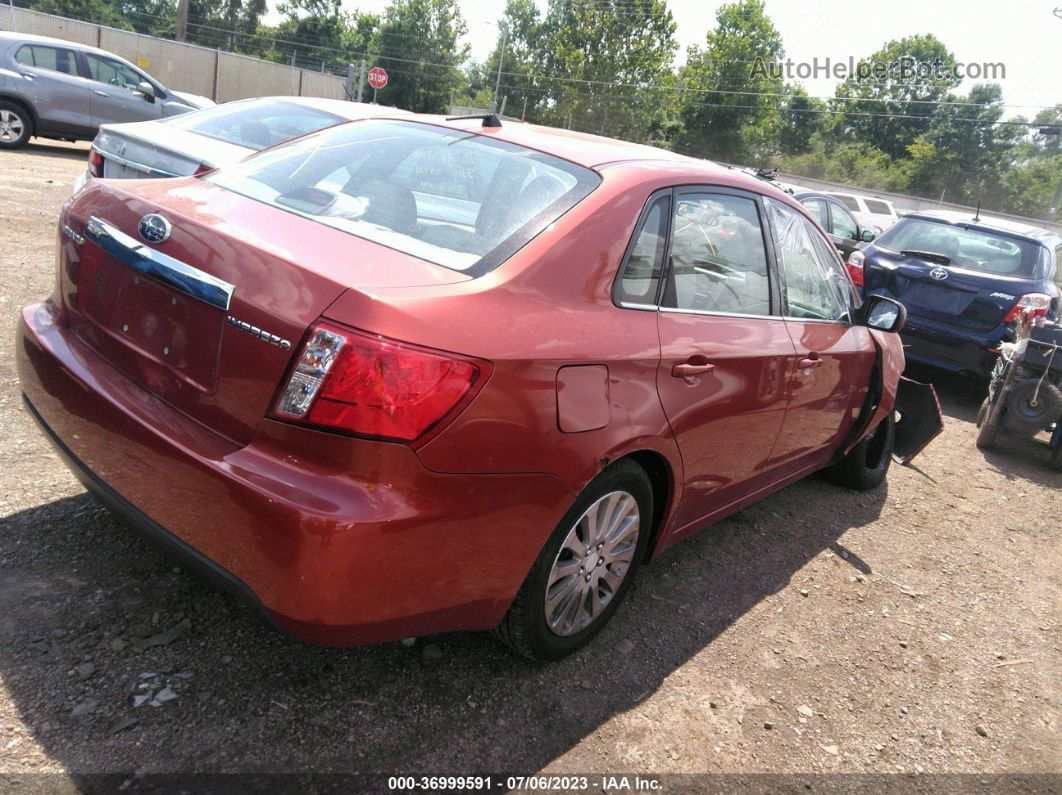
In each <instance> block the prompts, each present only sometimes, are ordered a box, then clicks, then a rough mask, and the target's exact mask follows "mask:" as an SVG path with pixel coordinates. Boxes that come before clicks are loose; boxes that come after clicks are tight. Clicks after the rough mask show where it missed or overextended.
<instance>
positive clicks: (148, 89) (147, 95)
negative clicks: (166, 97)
mask: <svg viewBox="0 0 1062 795" xmlns="http://www.w3.org/2000/svg"><path fill="white" fill-rule="evenodd" d="M136 90H137V91H139V92H140V93H141V94H143V95H144V99H146V100H147V101H148V102H154V101H155V86H153V85H151V83H149V82H148V81H147V80H141V81H140V84H139V85H138V86H137V87H136Z"/></svg>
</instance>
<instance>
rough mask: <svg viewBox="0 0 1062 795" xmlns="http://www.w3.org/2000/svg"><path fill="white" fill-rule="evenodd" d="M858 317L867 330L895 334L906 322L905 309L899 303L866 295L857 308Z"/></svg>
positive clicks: (882, 297) (881, 296) (877, 296)
mask: <svg viewBox="0 0 1062 795" xmlns="http://www.w3.org/2000/svg"><path fill="white" fill-rule="evenodd" d="M859 316H860V319H861V321H862V323H863V325H864V326H866V327H867V328H873V329H877V330H878V331H891V332H893V333H896V332H899V331H900V329H902V328H903V326H904V323H906V322H907V309H906V308H905V307H904V305H903V304H901V303H900V302H899V301H893V300H892V299H891V298H886V297H885V296H883V295H868V296H867V300H866V301H864V302H863V306H861V307H860V308H859Z"/></svg>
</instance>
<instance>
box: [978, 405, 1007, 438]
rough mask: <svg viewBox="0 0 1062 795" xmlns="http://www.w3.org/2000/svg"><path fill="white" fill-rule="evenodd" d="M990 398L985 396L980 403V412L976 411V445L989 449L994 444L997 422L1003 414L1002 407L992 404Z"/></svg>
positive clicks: (997, 427) (997, 430)
mask: <svg viewBox="0 0 1062 795" xmlns="http://www.w3.org/2000/svg"><path fill="white" fill-rule="evenodd" d="M991 400H992V399H991V398H985V402H984V403H983V404H982V405H981V409H982V411H983V414H982V413H980V412H979V413H978V415H977V416H978V419H979V423H978V425H977V442H976V444H977V446H978V447H980V448H981V449H982V450H991V449H992V448H993V447H995V445H996V434H997V433H999V423H1000V420H1001V419H1002V416H1003V407H1002V406H1000V405H994V404H993V403H992V402H991Z"/></svg>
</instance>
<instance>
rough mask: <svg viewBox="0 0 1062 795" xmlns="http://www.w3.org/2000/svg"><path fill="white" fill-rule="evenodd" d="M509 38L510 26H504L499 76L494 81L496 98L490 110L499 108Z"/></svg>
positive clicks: (499, 59) (499, 58) (492, 111)
mask: <svg viewBox="0 0 1062 795" xmlns="http://www.w3.org/2000/svg"><path fill="white" fill-rule="evenodd" d="M508 38H509V26H508V25H506V26H505V27H504V28H502V40H501V49H500V50H498V78H497V79H496V80H495V81H494V100H493V101H492V102H491V103H490V112H491V113H494V112H495V111H497V110H498V89H499V88H500V87H501V73H502V64H503V63H505V42H506V41H507V40H508Z"/></svg>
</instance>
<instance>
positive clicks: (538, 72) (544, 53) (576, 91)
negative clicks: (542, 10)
mask: <svg viewBox="0 0 1062 795" xmlns="http://www.w3.org/2000/svg"><path fill="white" fill-rule="evenodd" d="M542 27H543V30H542V34H541V36H540V38H539V41H540V47H539V53H538V58H537V59H536V64H535V69H534V72H533V73H532V74H533V75H534V78H535V85H537V86H541V87H542V90H543V91H544V92H545V100H544V101H543V104H542V110H541V114H540V118H541V120H542V121H545V122H546V123H550V124H555V125H558V126H565V127H574V128H576V129H581V130H586V131H590V132H596V133H604V134H607V135H611V136H615V137H618V138H627V139H629V140H646V138H647V137H648V136H649V135H650V131H651V130H653V129H660V128H661V127H662V124H663V122H664V121H665V119H666V118H667V117H668V115H669V114H671V115H673V113H674V111H673V108H672V106H673V104H674V91H673V88H672V87H673V84H674V79H673V73H672V70H671V64H672V61H673V60H674V57H675V51H676V49H677V46H678V45H677V44H676V42H675V38H674V36H675V21H674V19H673V18H672V16H671V12H670V11H669V10H668V8H667V5H666V3H665V2H664V0H550V3H549V6H548V8H547V11H546V16H545V19H544V20H543V26H542Z"/></svg>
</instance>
